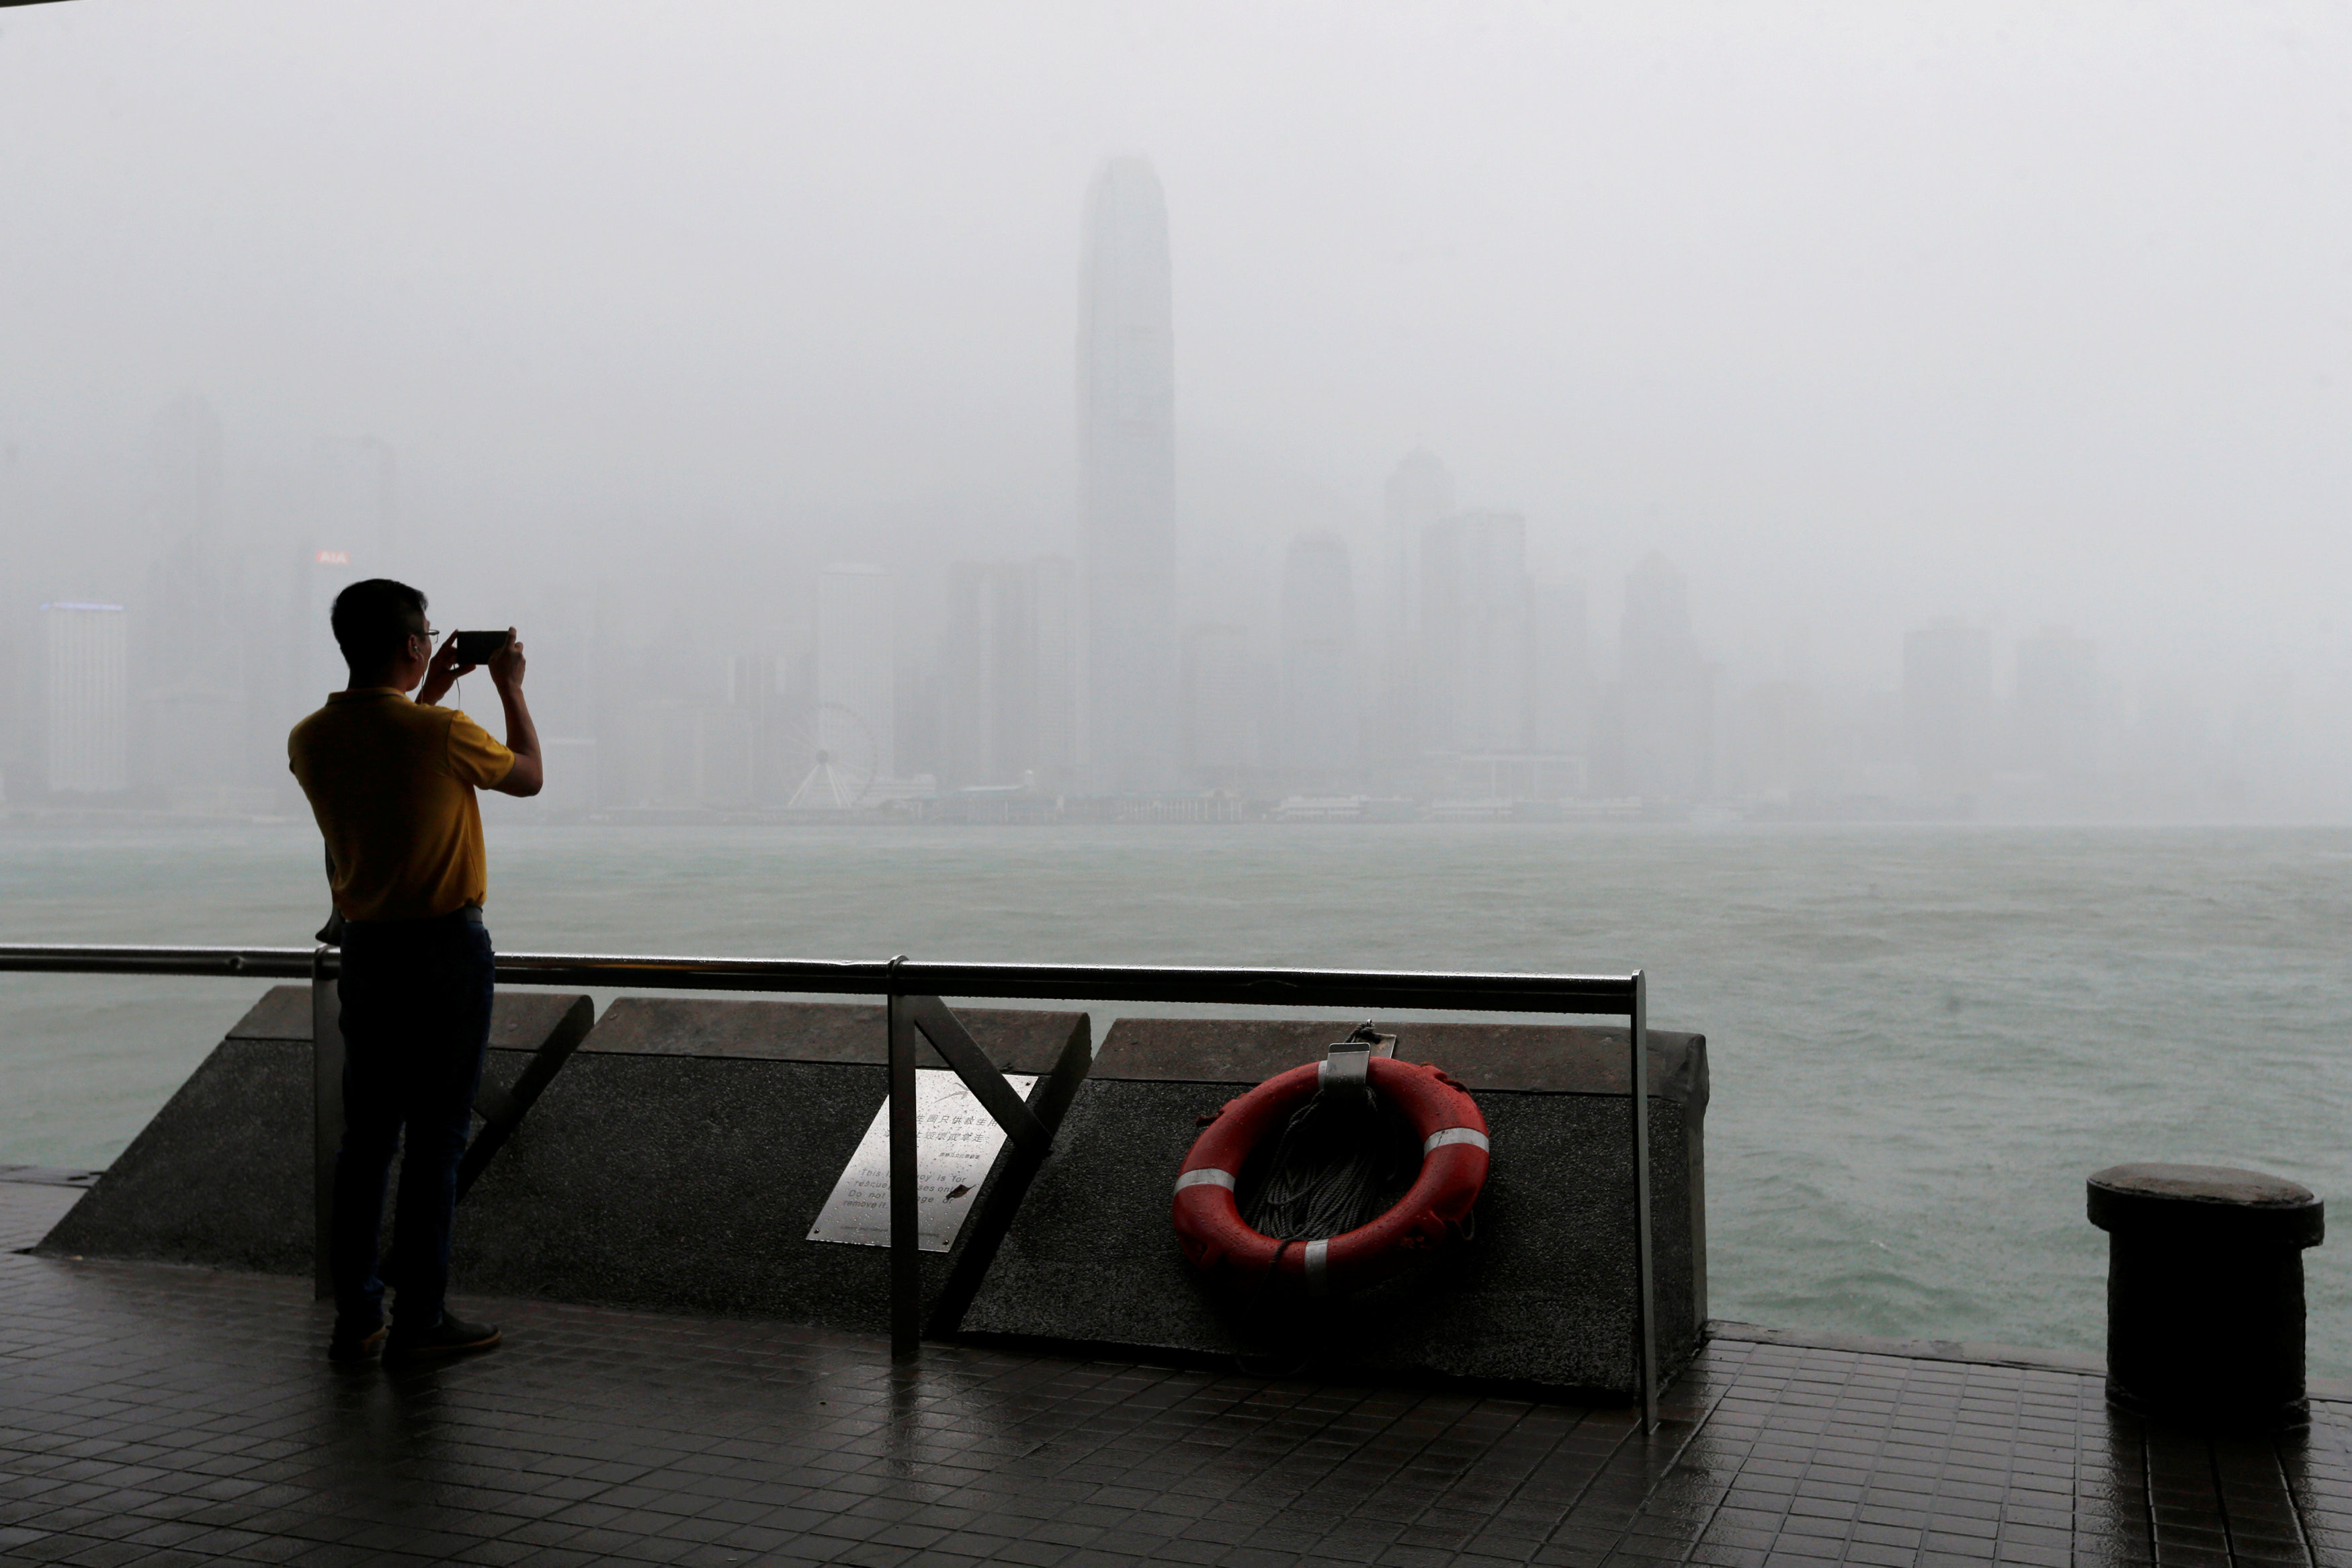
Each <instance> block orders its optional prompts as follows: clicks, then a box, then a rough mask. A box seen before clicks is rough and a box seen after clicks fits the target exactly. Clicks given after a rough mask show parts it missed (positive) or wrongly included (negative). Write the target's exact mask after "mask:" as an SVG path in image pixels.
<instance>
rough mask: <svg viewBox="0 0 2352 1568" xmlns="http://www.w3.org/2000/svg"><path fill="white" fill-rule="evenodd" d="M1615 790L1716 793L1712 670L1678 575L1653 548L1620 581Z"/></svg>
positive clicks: (1695, 795)
mask: <svg viewBox="0 0 2352 1568" xmlns="http://www.w3.org/2000/svg"><path fill="white" fill-rule="evenodd" d="M1617 676H1618V682H1617V698H1618V703H1619V706H1618V710H1617V716H1616V717H1617V735H1618V744H1619V747H1620V755H1619V767H1620V769H1621V777H1620V779H1619V782H1618V788H1620V789H1622V790H1623V792H1624V793H1626V794H1628V795H1639V796H1642V797H1643V798H1644V799H1649V800H1703V799H1705V798H1706V797H1707V796H1709V795H1711V794H1713V793H1714V792H1715V670H1714V667H1713V666H1712V665H1710V664H1707V662H1706V659H1704V658H1703V657H1702V656H1701V655H1700V653H1699V651H1698V641H1697V639H1696V637H1695V636H1694V635H1693V634H1692V632H1691V616H1690V595H1689V592H1688V590H1687V589H1686V587H1685V584H1684V582H1683V574H1682V573H1681V572H1679V571H1676V570H1675V568H1674V564H1673V563H1672V562H1670V561H1668V560H1667V559H1666V558H1665V557H1664V556H1663V555H1660V554H1658V553H1657V552H1655V551H1652V552H1651V553H1650V554H1649V555H1648V556H1646V557H1644V558H1643V560H1642V562H1641V564H1640V565H1638V566H1636V567H1635V568H1634V569H1633V570H1632V571H1631V572H1630V573H1628V574H1627V575H1626V578H1625V618H1624V620H1623V622H1622V623H1621V624H1620V625H1619V627H1618V653H1617Z"/></svg>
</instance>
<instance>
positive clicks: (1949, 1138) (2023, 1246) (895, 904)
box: [0, 821, 2352, 1376]
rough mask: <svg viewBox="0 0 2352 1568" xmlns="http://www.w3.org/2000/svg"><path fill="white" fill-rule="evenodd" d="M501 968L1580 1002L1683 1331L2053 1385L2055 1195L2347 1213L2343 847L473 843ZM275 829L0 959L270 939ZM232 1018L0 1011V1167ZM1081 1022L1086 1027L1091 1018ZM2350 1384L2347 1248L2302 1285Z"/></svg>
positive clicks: (501, 832) (201, 992) (1259, 838)
mask: <svg viewBox="0 0 2352 1568" xmlns="http://www.w3.org/2000/svg"><path fill="white" fill-rule="evenodd" d="M491 839H492V844H491V853H492V862H493V874H494V878H495V881H494V885H493V887H492V891H491V900H490V924H491V929H492V932H493V934H494V935H495V936H496V938H497V940H498V942H499V945H500V946H503V947H506V948H509V949H511V950H518V951H520V950H526V949H537V950H574V951H589V952H630V951H635V952H699V953H729V954H748V955H762V956H809V957H872V956H887V955H889V954H891V953H896V952H905V953H910V954H914V955H916V956H921V957H926V958H971V959H1019V960H1032V961H1055V960H1061V961H1069V962H1166V963H1178V962H1198V963H1236V964H1299V965H1332V966H1345V967H1435V968H1455V967H1462V968H1474V967H1475V968H1490V969H1552V970H1587V971H1589V970H1622V969H1626V968H1630V967H1636V966H1638V967H1643V968H1645V969H1646V970H1648V972H1649V974H1650V976H1651V984H1652V992H1651V994H1652V998H1653V1001H1652V1015H1653V1019H1654V1021H1655V1023H1656V1024H1657V1025H1658V1026H1660V1027H1662V1028H1671V1029H1692V1030H1702V1031H1704V1032H1705V1033H1706V1036H1707V1039H1708V1045H1709V1051H1710V1056H1711V1061H1712V1066H1713V1071H1714V1087H1715V1097H1714V1103H1713V1105H1712V1106H1711V1108H1710V1110H1709V1112H1708V1120H1707V1162H1708V1195H1709V1224H1710V1228H1711V1238H1710V1241H1711V1245H1710V1266H1711V1274H1712V1279H1713V1303H1712V1304H1713V1310H1714V1312H1715V1313H1716V1315H1717V1316H1720V1317H1730V1318H1744V1319H1748V1320H1751V1321H1755V1322H1765V1323H1771V1324H1775V1325H1779V1326H1783V1327H1792V1328H1808V1329H1815V1330H1835V1331H1845V1332H1852V1333H1875V1334H1899V1335H1916V1336H1928V1337H1935V1338H1944V1339H1980V1340H2000V1341H2007V1342H2010V1343H2019V1344H2032V1345H2044V1346H2052V1347H2063V1348H2074V1349H2084V1350H2096V1349H2097V1348H2099V1345H2100V1343H2101V1336H2102V1332H2103V1319H2102V1312H2103V1305H2102V1291H2103V1289H2104V1281H2105V1237H2104V1236H2102V1235H2101V1234H2100V1233H2099V1232H2097V1231H2095V1230H2093V1229H2092V1228H2090V1226H2089V1225H2088V1224H2087V1223H2086V1222H2085V1221H2084V1218H2083V1178H2084V1176H2086V1175H2088V1174H2089V1173H2090V1172H2092V1171H2094V1170H2096V1169H2098V1168H2099V1167H2101V1166H2107V1165H2112V1164H2116V1163H2117V1162H2120V1161H2125V1160H2149V1159H2163V1160H2179V1161H2190V1162H2199V1163H2211V1164H2221V1165H2244V1166H2256V1167H2259V1168H2261V1169H2264V1170H2270V1171H2275V1172H2278V1173H2281V1174H2283V1175H2286V1176H2294V1177H2295V1178H2296V1179H2298V1180H2300V1181H2303V1182H2305V1183H2306V1184H2308V1185H2309V1186H2312V1187H2313V1188H2315V1190H2316V1191H2318V1192H2319V1193H2320V1195H2321V1196H2322V1197H2326V1198H2327V1199H2329V1200H2330V1201H2331V1202H2340V1201H2342V1200H2343V1199H2344V1198H2345V1197H2346V1196H2347V1193H2352V1147H2347V1145H2348V1144H2352V1060H2348V1059H2347V1043H2352V974H2347V967H2352V955H2347V933H2352V918H2347V917H2352V830H2347V829H2340V828H2329V829H2214V828H2170V829H2162V828H2158V829H2150V828H2080V829H2059V828H2041V829H2023V828H1974V827H1916V828H1875V827H1874V828H1854V827H1825V828H1786V827H1778V828H1770V829H1765V828H1754V827H1733V828H1724V829H1716V830H1706V829H1695V828H1674V829H1665V828H1661V829H1626V830H1614V829H1612V830H1594V829H1580V828H1559V829H1544V828H1528V827H1493V826H1485V825H1464V826H1459V827H1454V826H1439V825H1420V826H1396V827H1388V826H1381V827H1316V828H1277V827H1248V828H1169V829H1106V830H1084V829H1048V830H1034V829H1031V830H1024V829H937V830H909V829H885V828H871V829H843V830H821V829H800V828H793V829H639V830H628V831H608V830H588V829H580V830H567V829H550V828H535V827H524V826H516V825H511V824H508V823H504V822H499V821H494V822H493V825H492V829H491ZM318 868H319V857H318V849H317V841H316V839H315V837H314V836H313V835H312V834H310V832H309V831H307V830H305V829H298V828H293V827H287V828H267V827H257V828H249V829H197V828H188V829H173V830H168V831H167V830H162V829H157V830H152V831H150V830H138V831H131V830H120V831H116V830H109V831H72V832H52V831H33V830H28V829H25V828H22V827H16V828H11V829H9V830H7V831H0V940H5V941H91V942H140V941H144V942H217V943H242V944H268V945H280V944H298V943H301V942H303V941H306V940H307V934H308V933H309V932H310V931H311V930H312V929H314V928H315V927H316V925H317V924H318V922H319V920H320V916H321V915H322V914H323V913H324V902H325V900H324V893H323V889H322V887H321V885H320V880H319V869H318ZM259 990H260V987H259V986H258V985H257V984H248V983H242V982H227V981H172V980H152V979H111V978H99V977H50V976H38V977H36V976H0V1048H5V1049H0V1161H14V1162H41V1163H50V1164H60V1165H92V1166H95V1165H103V1164H105V1163H106V1162H107V1161H108V1160H109V1159H110V1158H111V1157H112V1156H113V1155H115V1154H116V1153H117V1152H119V1151H120V1150H121V1147H122V1145H124V1144H126V1143H127V1142H128V1141H129V1140H130V1138H131V1135H132V1134H134V1133H136V1132H137V1130H138V1129H139V1127H140V1126H141V1125H142V1124H143V1123H144V1121H145V1119H146V1118H147V1117H148V1116H149V1115H150V1114H151V1113H152V1112H153V1110H154V1108H155V1107H156V1106H157V1105H159V1104H160V1103H162V1102H163V1099H164V1098H165V1097H166V1096H168V1095H169V1094H170V1093H171V1092H172V1091H173V1088H175V1087H176V1086H177V1085H178V1083H179V1082H181V1081H182V1080H183V1079H184V1077H185V1076H186V1075H187V1073H188V1072H189V1071H191V1070H192V1069H193V1068H194V1066H195V1064H196V1063H197V1062H198V1061H200V1060H201V1059H202V1058H203V1056H204V1054H205V1051H208V1050H209V1049H210V1048H211V1047H212V1045H213V1044H214V1042H215V1040H218V1038H219V1037H220V1035H221V1033H222V1032H223V1030H225V1029H226V1026H227V1025H228V1024H229V1023H230V1022H231V1021H233V1020H234V1019H236V1017H237V1015H238V1014H239V1012H240V1011H241V1010H242V1009H244V1008H245V1007H246V1006H247V1004H248V1002H249V1001H250V1000H251V998H253V997H254V996H255V995H257V994H258V991H259ZM1095 1011H1096V1014H1097V1028H1098V1029H1099V1028H1100V1026H1101V1024H1102V1022H1103V1021H1104V1020H1105V1018H1106V1016H1107V1015H1106V1013H1105V1010H1104V1009H1099V1008H1097V1009H1095ZM2307 1262H2308V1267H2309V1273H2310V1293H2311V1331H2312V1332H2311V1349H2312V1361H2313V1370H2314V1371H2315V1373H2318V1374H2322V1375H2333V1376H2352V1242H2346V1243H2339V1244H2338V1245H2336V1246H2335V1247H2329V1248H2323V1249H2319V1250H2317V1251H2315V1252H2314V1253H2311V1254H2309V1255H2308V1259H2307Z"/></svg>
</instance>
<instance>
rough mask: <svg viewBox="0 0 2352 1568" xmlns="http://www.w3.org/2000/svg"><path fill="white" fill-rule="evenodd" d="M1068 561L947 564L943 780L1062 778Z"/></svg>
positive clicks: (1068, 684) (1067, 744)
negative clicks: (944, 774) (944, 764)
mask: <svg viewBox="0 0 2352 1568" xmlns="http://www.w3.org/2000/svg"><path fill="white" fill-rule="evenodd" d="M1074 575H1075V574H1074V573H1073V572H1072V570H1071V567H1070V563H1069V561H1068V560H1066V559H1063V558H1060V557H1045V558H1044V559H1037V560H1024V561H976V560H960V561H957V562H955V563H954V564H953V565H951V566H950V567H949V568H948V632H947V639H948V640H947V644H946V647H945V650H944V653H945V655H946V656H945V659H944V660H943V664H944V668H943V670H942V675H943V678H944V680H945V683H946V691H945V695H946V698H947V702H946V709H945V712H944V713H943V715H942V725H941V728H942V731H943V733H942V735H941V737H940V739H941V742H942V745H943V747H944V750H945V757H946V765H947V772H948V776H949V778H950V780H951V781H953V782H955V783H957V784H1013V783H1018V782H1020V781H1021V779H1022V777H1023V775H1024V774H1028V775H1034V776H1035V777H1036V778H1037V779H1039V780H1041V781H1044V782H1060V781H1062V779H1064V777H1065V776H1066V774H1067V773H1068V771H1069V769H1070V768H1071V765H1072V762H1073V760H1074V755H1075V754H1074V752H1073V750H1072V741H1073V740H1074V738H1075V729H1076V726H1075V724H1074V722H1073V720H1074V717H1075V710H1076V699H1077V690H1076V680H1075V675H1076V659H1075V657H1074V656H1073V655H1074V653H1075V652H1076V647H1075V643H1076V637H1075V632H1076V627H1075V626H1074V625H1073V624H1072V620H1073V612H1074V610H1075V606H1074V604H1073V603H1072V601H1073V599H1074V598H1075V597H1076V596H1075V594H1074V593H1073V592H1072V588H1073V586H1074V585H1073V581H1072V579H1073V577H1074Z"/></svg>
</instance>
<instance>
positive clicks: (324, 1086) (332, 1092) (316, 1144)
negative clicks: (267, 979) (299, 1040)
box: [310, 942, 343, 1301]
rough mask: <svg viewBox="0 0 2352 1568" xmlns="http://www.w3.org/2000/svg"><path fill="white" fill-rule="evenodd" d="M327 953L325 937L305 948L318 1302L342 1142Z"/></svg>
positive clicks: (335, 998) (324, 1294)
mask: <svg viewBox="0 0 2352 1568" xmlns="http://www.w3.org/2000/svg"><path fill="white" fill-rule="evenodd" d="M330 953H335V954H337V955H338V956H339V957H340V950H339V949H337V948H334V947H331V946H328V945H327V944H326V943H324V942H321V943H320V944H319V946H317V947H315V948H314V949H312V950H311V953H310V1191H311V1211H312V1213H311V1218H312V1224H313V1227H314V1228H313V1230H312V1232H311V1243H310V1248H311V1259H310V1262H311V1274H312V1281H311V1288H312V1290H313V1291H314V1292H315V1294H316V1295H317V1298H318V1299H319V1300H320V1301H325V1300H326V1299H327V1298H328V1297H330V1296H331V1295H333V1294H334V1293H335V1271H334V1265H333V1260H332V1258H331V1253H332V1250H333V1249H332V1246H331V1240H332V1237H333V1234H334V1225H335V1156H336V1155H338V1154H339V1153H341V1149H342V1143H343V1023H342V1000H341V987H342V982H341V978H340V977H338V976H335V975H330V974H329V973H328V972H327V969H328V960H327V956H328V955H329V954H330ZM339 967H340V966H339Z"/></svg>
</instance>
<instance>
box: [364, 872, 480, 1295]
mask: <svg viewBox="0 0 2352 1568" xmlns="http://www.w3.org/2000/svg"><path fill="white" fill-rule="evenodd" d="M495 963H496V960H495V958H494V957H493V956H492V953H491V949H490V934H489V933H488V931H487V930H485V929H483V928H482V927H481V926H480V925H477V924H475V922H474V921H473V920H472V919H469V918H467V915H466V914H465V913H462V912H461V913H460V914H457V915H444V916H442V917H441V918H439V919H436V920H402V921H379V922H369V923H362V924H354V925H352V926H351V927H350V928H349V929H348V930H347V932H346V933H345V935H344V937H343V972H342V994H341V1000H342V1030H343V1141H342V1145H341V1150H340V1151H339V1152H338V1154H337V1155H336V1157H335V1203H334V1218H333V1221H332V1228H331V1237H330V1239H329V1245H328V1261H329V1265H330V1267H331V1269H332V1270H333V1273H334V1281H335V1315H336V1318H337V1319H338V1321H339V1322H342V1323H344V1324H347V1325H352V1326H357V1327H363V1328H372V1327H373V1325H375V1324H376V1323H378V1322H382V1321H383V1291H384V1285H385V1284H386V1282H387V1281H388V1282H389V1283H390V1284H391V1285H392V1286H393V1288H394V1291H395V1292H396V1294H395V1296H394V1302H393V1317H394V1321H395V1323H396V1325H397V1326H398V1327H401V1328H403V1329H406V1330H409V1331H411V1332H415V1331H421V1330H424V1329H429V1328H431V1327H432V1326H433V1325H434V1324H436V1323H437V1322H440V1321H441V1305H442V1298H443V1297H444V1296H445V1295H446V1293H447V1291H448V1288H449V1229H450V1224H451V1221H452V1219H453V1218H454V1216H455V1213H456V1210H457V1161H458V1159H459V1158H460V1157H461V1156H462V1155H464V1154H465V1152H466V1137H467V1133H468V1132H469V1131H470V1130H471V1127H472V1122H473V1114H474V1095H475V1092H477V1091H478V1089H479V1088H480V1087H481V1082H482V1056H483V1052H484V1051H485V1050H487V1049H488V1044H489V1037H490V991H491V985H492V980H493V977H494V973H495ZM403 1145H405V1148H404V1152H403V1153H402V1155H401V1164H400V1197H399V1202H398V1204H397V1206H396V1207H395V1208H394V1217H393V1228H392V1256H391V1258H390V1260H388V1261H387V1262H386V1263H385V1265H384V1268H383V1273H382V1275H379V1274H378V1272H377V1267H376V1262H377V1258H378V1256H379V1254H378V1250H377V1248H378V1240H377V1233H378V1230H379V1228H380V1227H381V1226H382V1224H383V1190H384V1183H385V1181H386V1179H387V1178H388V1176H389V1175H390V1172H391V1168H392V1156H393V1155H394V1152H395V1151H401V1150H403Z"/></svg>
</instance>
